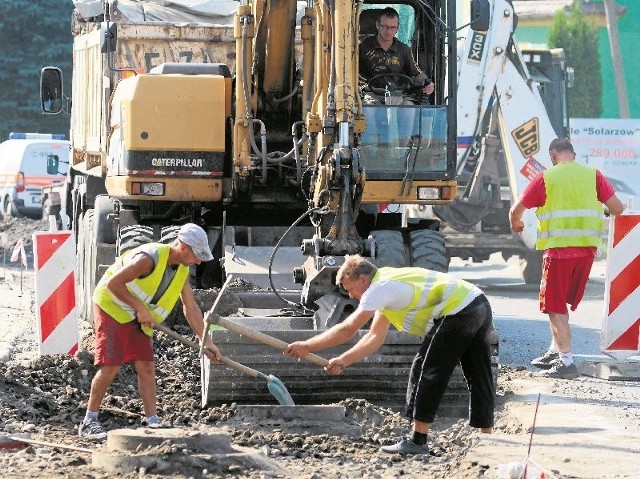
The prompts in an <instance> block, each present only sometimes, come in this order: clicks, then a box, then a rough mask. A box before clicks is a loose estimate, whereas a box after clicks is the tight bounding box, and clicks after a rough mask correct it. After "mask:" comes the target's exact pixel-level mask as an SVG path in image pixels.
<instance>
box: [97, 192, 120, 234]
mask: <svg viewBox="0 0 640 479" xmlns="http://www.w3.org/2000/svg"><path fill="white" fill-rule="evenodd" d="M94 211H95V213H94V216H93V217H94V220H95V221H94V227H95V228H96V231H95V233H96V241H97V242H98V243H107V244H116V239H117V238H116V234H115V231H114V228H113V222H111V221H110V220H109V215H110V214H113V200H112V199H111V198H109V196H108V195H98V196H96V200H95V203H94Z"/></svg>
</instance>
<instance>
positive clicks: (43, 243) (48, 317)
mask: <svg viewBox="0 0 640 479" xmlns="http://www.w3.org/2000/svg"><path fill="white" fill-rule="evenodd" d="M33 256H34V269H35V283H36V285H35V286H36V287H35V303H36V319H37V321H36V324H37V329H38V338H37V339H38V346H39V350H40V354H75V353H76V351H77V350H78V342H79V336H80V333H79V330H78V320H77V309H76V291H75V259H76V253H75V244H74V240H73V233H72V232H71V231H56V232H37V233H34V234H33Z"/></svg>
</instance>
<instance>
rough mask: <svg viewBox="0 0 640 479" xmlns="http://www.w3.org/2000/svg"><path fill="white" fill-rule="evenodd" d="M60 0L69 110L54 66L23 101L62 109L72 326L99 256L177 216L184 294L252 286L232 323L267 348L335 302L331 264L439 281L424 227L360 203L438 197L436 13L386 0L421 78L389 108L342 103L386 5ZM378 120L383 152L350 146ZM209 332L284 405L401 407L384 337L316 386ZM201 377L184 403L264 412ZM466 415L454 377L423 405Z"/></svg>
mask: <svg viewBox="0 0 640 479" xmlns="http://www.w3.org/2000/svg"><path fill="white" fill-rule="evenodd" d="M74 3H76V6H77V9H76V11H75V13H74V16H73V24H72V29H73V36H74V48H73V55H74V58H73V81H72V85H73V86H72V94H71V99H70V98H68V97H66V96H65V95H64V93H63V92H62V89H61V88H62V73H61V71H60V69H58V68H56V67H47V68H44V69H43V72H42V75H41V89H42V99H43V100H42V106H43V111H44V112H45V113H50V114H55V113H58V112H60V111H61V110H63V109H66V108H69V109H70V114H71V121H70V138H71V144H72V158H71V164H70V165H69V170H68V174H67V177H66V182H65V185H64V188H63V192H62V194H61V207H62V210H63V214H64V215H65V217H68V219H69V227H70V228H72V230H73V231H74V235H75V239H76V244H77V277H76V282H77V291H78V308H79V313H80V316H81V317H82V318H84V319H87V320H90V319H91V295H92V293H93V290H94V288H95V284H96V283H97V281H98V279H99V277H100V276H101V274H102V273H103V272H104V270H105V269H106V268H107V267H108V266H109V265H110V264H111V263H112V262H113V261H114V258H115V257H116V255H119V254H121V253H123V252H125V251H127V250H129V249H131V248H133V247H135V246H138V245H140V244H143V243H145V242H149V241H158V242H170V241H172V240H173V239H174V238H175V237H176V234H177V230H178V229H179V227H180V225H181V224H184V223H186V222H194V223H196V224H198V225H200V226H202V227H203V228H204V229H205V231H207V234H208V237H209V243H210V246H211V250H212V252H213V254H214V257H215V258H216V260H214V261H211V262H209V263H207V264H202V265H200V266H198V267H197V268H194V270H193V271H192V275H191V281H192V284H193V285H194V287H196V288H214V287H219V286H220V285H222V284H223V282H224V281H225V280H226V279H227V278H228V277H229V276H230V275H231V276H232V277H234V278H238V279H243V280H245V281H248V282H250V284H251V288H250V289H257V290H259V291H251V292H250V293H249V294H242V293H241V292H240V291H238V292H237V294H238V295H239V296H240V297H241V299H242V301H243V311H244V312H245V313H247V312H251V314H249V316H250V317H246V318H240V319H242V321H243V322H244V323H245V324H246V325H249V326H250V327H253V328H255V329H259V330H263V331H265V332H268V333H269V334H271V335H273V336H275V337H278V338H280V339H283V340H285V341H287V342H291V341H294V340H299V339H304V338H307V337H310V336H312V335H315V334H317V333H318V332H320V331H322V330H323V329H326V328H327V327H330V326H332V325H333V324H336V323H337V322H339V321H341V320H342V319H344V318H345V317H346V316H347V315H348V314H349V312H351V311H353V310H354V309H355V307H356V306H357V305H356V304H355V303H354V301H353V300H350V299H349V298H348V296H347V295H346V294H344V292H343V291H340V289H339V288H338V287H337V286H336V285H335V276H336V272H337V270H338V268H339V267H340V265H341V264H342V263H343V261H344V257H345V255H348V254H356V253H357V254H361V255H363V256H365V257H367V258H370V259H371V260H372V261H374V262H375V263H376V264H378V265H380V266H386V265H391V266H409V265H410V266H421V267H427V268H430V269H434V270H438V271H446V270H447V267H448V264H447V256H446V249H445V244H444V239H443V237H442V234H441V233H440V232H439V231H438V222H437V221H432V220H428V219H427V220H424V221H416V222H413V223H412V224H410V225H407V226H404V227H403V226H402V225H401V215H385V214H379V211H378V205H379V204H382V203H395V204H410V203H411V204H420V205H439V204H445V203H447V202H450V201H451V200H453V198H455V196H456V188H457V182H456V150H457V148H456V77H455V72H456V38H455V29H454V28H453V24H454V22H455V20H454V19H455V18H456V14H455V7H456V5H455V1H453V0H432V1H428V2H423V1H412V0H408V1H402V2H397V3H394V4H393V6H395V7H396V9H397V10H398V11H399V12H400V14H401V18H402V19H403V27H402V28H401V31H400V32H399V33H398V36H399V37H400V39H401V40H403V41H404V42H405V43H407V44H409V45H410V46H411V47H412V50H413V52H414V55H415V60H416V62H417V64H418V65H420V67H421V68H422V69H424V71H425V72H426V73H427V75H428V76H429V77H430V78H431V79H432V80H433V82H434V83H435V91H434V93H433V94H432V95H430V97H429V99H428V100H429V101H422V102H419V103H416V104H414V105H401V106H399V105H393V104H380V105H368V104H365V103H364V102H363V100H362V95H361V92H360V79H359V65H358V55H357V52H358V43H359V41H360V39H361V38H362V37H363V36H365V35H368V34H371V33H373V32H374V30H373V29H374V28H375V19H376V18H377V17H378V16H379V14H380V12H381V10H382V8H384V6H386V5H387V4H384V5H381V4H377V3H376V2H360V1H346V0H337V1H326V0H309V1H307V2H297V3H296V2H291V1H283V0H273V1H243V2H240V3H237V2H224V1H217V2H201V3H200V4H199V6H198V7H197V8H196V7H192V6H190V3H191V2H180V1H174V2H170V3H168V2H162V3H161V4H160V3H158V4H156V3H154V2H145V1H137V2H131V1H125V0H118V1H115V0H113V1H109V2H104V4H103V5H100V6H99V7H96V2H74ZM383 80H384V81H385V82H386V86H385V90H386V91H387V92H389V94H391V93H394V94H395V93H397V91H401V93H402V94H407V95H408V94H411V93H412V92H411V88H412V85H410V84H409V83H410V82H407V81H402V79H400V80H398V79H396V78H391V77H389V78H384V79H383ZM405 80H406V79H405ZM71 100H72V101H71ZM49 105H55V107H50V106H49ZM409 110H411V113H412V114H411V115H410V116H408V115H406V114H404V113H406V112H408V111H409ZM380 118H383V119H384V122H383V123H384V124H383V125H382V127H381V128H382V130H381V132H383V133H384V137H385V140H386V141H385V143H384V145H380V144H378V143H375V144H374V143H373V141H371V140H370V139H369V138H368V136H367V135H366V131H367V125H370V124H371V122H374V121H379V120H380ZM399 118H412V119H413V120H412V121H411V123H407V122H406V121H405V122H402V121H399ZM51 168H52V169H54V168H56V165H53V164H52V165H51ZM267 308H270V311H276V313H269V314H265V313H264V312H265V309H267ZM271 308H273V309H271ZM211 334H212V335H213V339H214V341H215V342H216V344H219V345H220V347H221V349H222V350H223V352H224V353H225V355H228V356H230V357H232V358H234V359H237V360H238V361H240V362H242V363H245V364H247V365H249V366H252V367H255V369H258V370H267V371H269V372H272V373H273V374H276V375H277V376H278V377H279V378H281V379H282V380H283V381H284V382H285V383H286V384H287V386H288V389H289V390H290V392H291V395H292V397H293V399H294V400H295V401H296V403H318V402H333V401H336V400H340V399H344V398H346V397H359V398H364V399H370V400H373V401H377V402H381V401H382V402H384V403H387V404H394V405H399V404H402V403H403V402H404V396H405V387H406V379H407V375H408V370H409V368H410V366H411V363H412V360H413V356H414V354H415V351H416V348H417V347H418V346H417V345H418V344H419V343H420V339H419V338H413V337H410V336H409V335H406V334H404V333H400V332H390V333H389V336H388V338H387V342H386V343H385V345H384V346H383V348H382V349H381V350H380V351H379V352H378V353H376V354H374V355H372V356H371V357H370V358H368V359H367V360H366V361H364V362H362V363H361V364H359V365H355V366H353V367H352V368H350V370H349V371H348V372H347V374H345V376H344V377H340V378H333V377H327V375H326V374H325V373H324V372H323V371H322V370H321V369H320V368H318V367H317V366H314V365H306V364H304V363H303V362H302V363H297V362H296V363H293V362H292V360H290V359H289V358H285V357H283V356H282V354H281V353H280V352H278V351H265V347H264V346H261V345H257V344H253V343H251V342H250V341H247V340H245V339H243V338H241V337H238V336H237V335H234V334H232V333H230V332H228V331H224V330H219V329H214V330H213V331H212V333H211ZM361 334H364V333H361ZM360 337H361V335H358V336H357V337H356V338H354V341H357V340H358V339H359V338H360ZM494 342H495V344H496V351H495V357H494V369H495V371H496V374H497V338H496V340H495V341H494ZM351 344H353V342H352V343H351ZM344 347H349V344H347V345H345V346H343V348H344ZM341 350H344V349H340V348H336V349H334V350H333V351H331V350H330V351H327V352H326V354H327V355H333V354H335V353H336V352H338V351H341ZM202 377H203V393H202V396H203V397H202V402H203V404H210V403H219V402H227V401H250V402H260V401H267V402H268V401H270V400H271V398H270V397H269V394H268V392H267V391H266V390H264V388H262V389H261V386H263V385H262V384H256V382H255V381H252V380H249V379H246V378H242V377H239V376H238V375H237V374H235V373H234V372H232V371H226V370H224V368H220V367H219V366H216V365H211V364H209V363H208V362H206V361H203V371H202ZM467 407H468V406H467V390H466V384H465V382H464V378H463V377H462V375H461V374H460V373H459V372H458V373H457V375H456V376H455V377H454V379H453V380H452V382H451V385H450V390H449V392H448V396H447V398H445V404H444V405H443V407H442V410H441V412H442V413H443V414H453V415H460V416H464V415H466V413H467Z"/></svg>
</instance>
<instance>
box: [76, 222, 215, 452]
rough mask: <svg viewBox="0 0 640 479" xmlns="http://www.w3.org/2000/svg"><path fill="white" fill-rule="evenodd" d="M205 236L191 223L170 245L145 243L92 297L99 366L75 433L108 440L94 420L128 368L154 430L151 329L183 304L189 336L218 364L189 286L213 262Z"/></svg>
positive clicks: (112, 270) (125, 256)
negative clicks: (196, 268) (193, 271)
mask: <svg viewBox="0 0 640 479" xmlns="http://www.w3.org/2000/svg"><path fill="white" fill-rule="evenodd" d="M212 259H213V255H212V254H211V249H210V247H209V242H208V240H207V234H206V233H205V232H204V230H203V229H202V228H200V227H199V226H198V225H195V224H193V223H188V224H185V225H183V226H182V227H181V228H180V230H179V231H178V237H177V238H176V239H175V240H174V241H173V242H172V243H171V244H170V245H167V244H160V243H149V244H145V245H142V246H139V247H137V248H134V249H132V250H130V251H127V252H126V253H124V254H123V255H121V256H120V257H118V258H116V261H115V263H114V264H113V265H111V266H110V267H109V269H108V270H107V271H106V272H105V274H104V276H103V277H102V279H101V280H100V282H99V283H98V285H97V286H96V289H95V292H94V294H93V315H94V325H95V332H96V338H95V360H94V363H95V365H96V366H98V372H97V373H96V375H95V377H94V378H93V381H92V382H91V392H90V395H89V402H88V403H87V411H86V414H85V418H84V420H83V421H82V423H81V424H80V425H79V426H78V434H79V435H80V436H81V437H85V438H88V439H92V440H99V439H103V438H105V437H106V435H107V434H106V432H105V430H104V428H103V427H102V424H101V423H100V421H99V420H98V411H99V408H100V404H101V403H102V400H103V398H104V396H105V394H106V392H107V389H108V388H109V386H110V385H111V383H112V382H113V380H114V379H115V377H116V375H117V374H118V372H119V371H120V368H121V367H122V366H123V365H124V364H127V363H133V364H134V367H135V369H136V373H137V375H138V391H139V393H140V399H142V404H143V406H144V414H145V420H144V421H143V424H145V425H147V426H150V427H158V426H159V425H161V423H162V422H161V420H160V418H159V417H158V415H157V403H156V377H155V360H154V352H153V343H152V336H153V329H152V327H153V324H154V322H158V323H159V322H162V321H164V320H165V319H166V318H167V316H168V315H169V313H170V312H171V310H172V309H173V308H174V306H175V305H176V303H177V302H178V298H180V299H181V300H182V305H183V312H184V315H185V317H186V318H187V322H188V323H189V326H191V329H193V332H194V333H195V334H196V336H198V337H199V338H201V339H203V335H204V336H206V337H205V338H204V341H205V351H206V354H207V356H208V357H209V358H210V359H211V360H214V361H218V360H219V359H220V351H219V349H218V348H217V347H216V346H215V345H214V344H213V342H212V341H211V337H210V336H209V335H208V334H205V331H203V328H204V321H203V315H202V311H201V310H200V307H199V306H198V303H197V302H196V300H195V297H194V295H193V290H192V289H191V285H190V284H189V266H191V265H198V264H200V263H201V262H202V261H211V260H212Z"/></svg>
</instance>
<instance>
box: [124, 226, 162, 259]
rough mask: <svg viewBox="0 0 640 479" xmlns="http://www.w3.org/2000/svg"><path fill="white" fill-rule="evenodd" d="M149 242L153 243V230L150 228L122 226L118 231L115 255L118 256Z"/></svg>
mask: <svg viewBox="0 0 640 479" xmlns="http://www.w3.org/2000/svg"><path fill="white" fill-rule="evenodd" d="M151 242H153V228H152V227H151V226H143V225H129V226H124V227H122V228H121V229H120V230H119V231H118V240H117V242H116V255H117V256H120V255H121V254H122V253H126V252H127V251H129V250H131V249H133V248H137V247H138V246H141V245H143V244H147V243H151Z"/></svg>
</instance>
